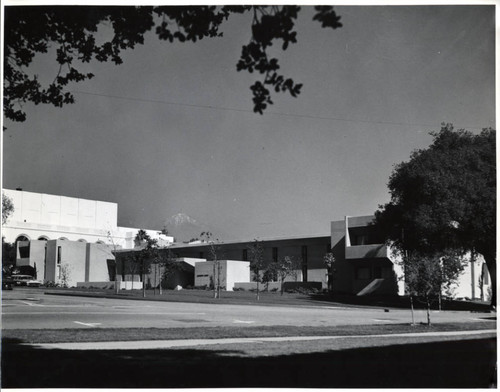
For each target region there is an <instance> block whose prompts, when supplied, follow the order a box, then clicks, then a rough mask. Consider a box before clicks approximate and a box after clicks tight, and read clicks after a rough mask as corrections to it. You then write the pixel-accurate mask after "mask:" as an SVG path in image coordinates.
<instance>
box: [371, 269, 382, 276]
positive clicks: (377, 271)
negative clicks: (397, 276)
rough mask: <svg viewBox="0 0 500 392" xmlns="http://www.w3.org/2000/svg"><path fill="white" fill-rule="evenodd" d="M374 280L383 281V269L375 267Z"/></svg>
mask: <svg viewBox="0 0 500 392" xmlns="http://www.w3.org/2000/svg"><path fill="white" fill-rule="evenodd" d="M373 279H382V267H373Z"/></svg>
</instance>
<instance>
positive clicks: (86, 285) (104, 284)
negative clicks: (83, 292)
mask: <svg viewBox="0 0 500 392" xmlns="http://www.w3.org/2000/svg"><path fill="white" fill-rule="evenodd" d="M76 287H83V288H90V287H92V288H98V289H112V288H114V287H115V282H77V283H76Z"/></svg>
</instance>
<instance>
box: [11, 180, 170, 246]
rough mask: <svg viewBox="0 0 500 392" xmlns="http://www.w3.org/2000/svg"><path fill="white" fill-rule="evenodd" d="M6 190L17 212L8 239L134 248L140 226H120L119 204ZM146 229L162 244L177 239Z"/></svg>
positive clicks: (13, 240) (12, 240)
mask: <svg viewBox="0 0 500 392" xmlns="http://www.w3.org/2000/svg"><path fill="white" fill-rule="evenodd" d="M3 193H4V194H5V195H6V196H8V197H9V198H10V199H11V200H12V202H13V204H14V212H13V213H12V215H11V216H9V219H8V220H7V223H6V224H5V225H3V226H2V237H3V238H4V240H5V241H6V242H10V243H14V242H17V241H30V240H41V241H47V240H56V239H60V240H70V241H78V242H84V243H97V244H107V245H110V246H116V247H119V248H123V249H132V248H133V247H134V238H135V235H136V234H137V231H138V230H139V229H138V228H132V227H120V226H118V223H117V222H118V204H117V203H111V202H105V201H98V200H88V199H79V198H74V197H66V196H58V195H49V194H45V193H35V192H26V191H22V190H11V189H4V190H3ZM146 232H147V233H148V234H149V235H150V236H151V237H152V238H155V239H157V240H158V241H159V243H160V245H163V246H166V245H169V244H171V243H172V242H173V240H174V239H173V237H170V236H165V235H163V234H160V233H159V232H158V230H146Z"/></svg>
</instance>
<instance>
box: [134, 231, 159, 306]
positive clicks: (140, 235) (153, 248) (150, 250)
mask: <svg viewBox="0 0 500 392" xmlns="http://www.w3.org/2000/svg"><path fill="white" fill-rule="evenodd" d="M134 242H135V244H136V247H139V248H140V250H139V251H138V252H135V253H136V254H135V258H134V259H135V261H136V263H137V264H139V271H140V276H141V280H142V296H143V297H146V274H147V273H149V272H150V271H151V264H152V263H154V262H155V261H156V259H157V258H158V241H157V240H155V239H153V238H151V237H150V236H149V234H148V233H147V232H146V231H145V230H142V229H141V230H139V231H138V232H137V234H136V236H135V239H134Z"/></svg>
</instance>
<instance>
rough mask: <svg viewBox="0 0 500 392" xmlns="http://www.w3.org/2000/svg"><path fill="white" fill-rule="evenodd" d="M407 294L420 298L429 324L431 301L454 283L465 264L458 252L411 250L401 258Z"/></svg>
mask: <svg viewBox="0 0 500 392" xmlns="http://www.w3.org/2000/svg"><path fill="white" fill-rule="evenodd" d="M403 266H404V272H405V276H404V278H405V283H406V290H407V292H408V294H409V295H410V296H412V297H416V298H419V299H421V300H422V301H423V302H424V303H425V304H426V308H427V324H428V325H430V324H431V316H430V306H431V301H432V300H434V299H436V298H440V297H441V294H442V292H443V291H445V292H446V291H447V290H448V289H449V288H450V286H451V285H453V284H454V283H456V281H457V280H458V278H459V276H460V273H461V272H462V271H463V269H464V266H465V261H464V259H463V258H462V257H461V256H460V254H457V253H456V252H455V253H448V254H443V255H438V254H435V255H429V254H419V253H416V252H412V253H411V254H408V255H406V256H405V258H404V260H403Z"/></svg>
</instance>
